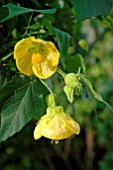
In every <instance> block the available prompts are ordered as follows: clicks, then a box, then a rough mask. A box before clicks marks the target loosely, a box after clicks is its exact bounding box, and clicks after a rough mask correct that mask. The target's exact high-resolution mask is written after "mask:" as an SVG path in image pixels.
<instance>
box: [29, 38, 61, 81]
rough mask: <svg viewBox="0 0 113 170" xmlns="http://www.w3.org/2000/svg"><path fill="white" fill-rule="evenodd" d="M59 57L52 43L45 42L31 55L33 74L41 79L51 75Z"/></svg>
mask: <svg viewBox="0 0 113 170" xmlns="http://www.w3.org/2000/svg"><path fill="white" fill-rule="evenodd" d="M59 56H60V55H59V52H58V50H57V49H56V47H55V45H54V44H53V43H52V42H46V41H45V42H44V43H43V45H42V46H41V47H40V49H39V51H38V52H37V53H36V54H35V55H34V54H33V55H32V64H33V66H32V68H33V72H34V74H35V75H36V76H37V77H39V78H41V79H46V78H48V77H50V76H51V75H53V74H54V73H55V72H56V70H57V66H58V63H59ZM34 60H35V62H34Z"/></svg>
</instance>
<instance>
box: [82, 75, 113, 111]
mask: <svg viewBox="0 0 113 170" xmlns="http://www.w3.org/2000/svg"><path fill="white" fill-rule="evenodd" d="M80 78H81V82H82V83H83V84H84V85H85V86H86V87H87V88H88V90H89V92H90V94H91V96H92V97H93V98H95V99H97V100H98V101H101V102H103V103H104V104H106V105H107V106H108V108H109V109H110V110H111V111H112V112H113V108H112V107H111V106H110V105H109V104H108V103H107V102H106V101H104V100H103V98H102V96H101V95H100V94H98V93H97V92H96V91H95V90H94V89H93V86H92V84H91V82H90V81H89V80H88V79H87V78H86V77H85V76H84V75H83V74H81V75H80Z"/></svg>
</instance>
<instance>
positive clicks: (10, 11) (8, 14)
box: [0, 3, 56, 22]
mask: <svg viewBox="0 0 113 170" xmlns="http://www.w3.org/2000/svg"><path fill="white" fill-rule="evenodd" d="M28 12H38V13H42V14H54V13H55V12H56V9H46V10H36V9H30V8H24V7H20V6H18V5H15V4H12V3H9V4H7V5H4V6H3V8H1V9H0V22H4V21H6V20H8V19H10V18H13V17H15V16H18V15H20V14H25V13H28Z"/></svg>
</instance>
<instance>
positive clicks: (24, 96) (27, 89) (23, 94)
mask: <svg viewBox="0 0 113 170" xmlns="http://www.w3.org/2000/svg"><path fill="white" fill-rule="evenodd" d="M47 94H48V91H47V90H46V88H45V86H44V85H43V84H42V83H41V82H39V81H38V82H37V81H36V82H35V81H30V82H27V83H26V84H24V85H23V86H22V87H20V88H19V89H17V90H16V91H15V94H14V96H13V97H11V98H10V100H9V101H8V102H7V104H6V105H5V108H4V109H3V111H2V116H1V132H0V142H2V141H4V140H6V139H7V138H8V137H10V136H12V135H13V134H15V133H17V132H19V131H20V130H21V129H22V128H23V127H24V126H25V125H26V124H27V123H28V122H29V121H30V120H31V119H32V118H36V117H37V118H39V117H40V116H41V115H42V114H44V112H45V109H46V102H45V97H44V96H45V95H47Z"/></svg>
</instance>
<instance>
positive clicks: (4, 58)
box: [0, 52, 13, 62]
mask: <svg viewBox="0 0 113 170" xmlns="http://www.w3.org/2000/svg"><path fill="white" fill-rule="evenodd" d="M12 55H13V52H11V53H9V54H8V55H6V56H5V57H3V58H2V59H1V60H0V62H2V61H4V60H6V59H8V58H9V57H11V56H12Z"/></svg>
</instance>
